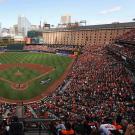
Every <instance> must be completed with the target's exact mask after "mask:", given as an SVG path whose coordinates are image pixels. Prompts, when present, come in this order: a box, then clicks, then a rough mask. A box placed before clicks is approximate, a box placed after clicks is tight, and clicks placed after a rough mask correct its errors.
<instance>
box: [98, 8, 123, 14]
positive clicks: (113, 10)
mask: <svg viewBox="0 0 135 135" xmlns="http://www.w3.org/2000/svg"><path fill="white" fill-rule="evenodd" d="M121 9H122V7H121V6H114V7H112V8H110V9H106V10H103V11H101V12H100V14H109V13H113V12H117V11H120V10H121Z"/></svg>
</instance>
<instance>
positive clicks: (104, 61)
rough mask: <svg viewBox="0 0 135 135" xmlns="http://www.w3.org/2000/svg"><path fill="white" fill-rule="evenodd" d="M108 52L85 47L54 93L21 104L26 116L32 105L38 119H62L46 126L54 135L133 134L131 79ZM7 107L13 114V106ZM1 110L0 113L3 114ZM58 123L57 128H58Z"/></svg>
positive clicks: (134, 84) (134, 83)
mask: <svg viewBox="0 0 135 135" xmlns="http://www.w3.org/2000/svg"><path fill="white" fill-rule="evenodd" d="M110 48H112V51H113V52H114V54H115V53H117V52H118V51H119V53H120V54H121V55H122V54H123V55H124V56H125V57H129V58H132V59H134V56H135V50H134V49H131V48H125V47H124V46H122V47H121V46H120V45H119V44H117V45H116V44H113V45H110ZM108 51H109V50H108V49H106V46H105V45H100V44H99V45H90V44H89V45H87V46H86V47H85V48H84V49H83V53H82V54H81V55H80V56H78V58H77V59H76V60H75V62H74V65H73V67H72V70H71V72H70V73H69V75H68V77H67V79H66V80H64V82H63V84H62V85H61V86H59V88H58V89H57V90H56V91H55V92H53V93H52V94H51V95H49V96H47V97H45V98H44V99H42V100H41V101H38V102H35V103H30V104H29V105H24V107H25V110H24V115H25V117H29V118H32V117H34V114H33V113H32V112H31V111H30V109H29V107H28V106H31V107H32V109H33V110H34V112H35V113H36V116H37V117H38V118H39V117H44V118H55V119H58V120H62V121H60V122H54V123H50V124H48V125H51V126H50V130H51V131H52V132H53V134H57V135H59V134H60V135H63V134H64V133H66V132H67V131H62V130H66V129H68V130H72V129H74V131H76V133H77V134H81V135H92V134H93V135H96V134H100V135H110V131H109V130H107V131H105V129H110V130H111V129H112V130H113V131H112V132H114V131H115V132H114V133H113V134H116V135H119V134H123V135H124V134H125V135H134V134H135V126H134V124H135V80H134V76H131V74H130V72H131V71H129V70H128V69H127V68H126V67H125V63H124V62H123V61H121V60H120V59H117V57H116V56H115V55H113V54H109V53H108ZM67 84H68V85H67ZM63 87H64V89H63ZM9 106H10V107H9V108H11V109H10V112H13V110H14V109H12V107H13V108H15V106H13V105H9ZM3 108H4V107H1V113H3V112H5V110H4V109H3ZM11 114H12V113H11ZM63 122H64V124H63ZM61 124H63V126H60V127H61V128H60V127H59V126H58V125H61ZM106 124H107V125H106ZM128 124H131V125H128ZM57 126H58V127H59V128H58V127H57ZM66 126H67V128H66ZM127 127H128V128H127ZM58 129H59V130H58ZM129 129H130V130H129ZM54 131H55V132H54ZM58 131H60V132H58ZM117 131H118V132H117ZM131 131H132V133H131V134H130V133H129V132H131ZM102 132H103V133H105V132H106V134H103V133H102ZM72 133H73V135H74V134H75V132H72Z"/></svg>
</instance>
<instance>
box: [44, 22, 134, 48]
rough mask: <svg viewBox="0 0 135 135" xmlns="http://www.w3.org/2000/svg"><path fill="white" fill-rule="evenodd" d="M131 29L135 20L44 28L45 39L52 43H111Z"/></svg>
mask: <svg viewBox="0 0 135 135" xmlns="http://www.w3.org/2000/svg"><path fill="white" fill-rule="evenodd" d="M131 29H135V22H129V23H116V24H104V25H91V26H81V27H77V28H55V29H50V30H44V31H43V39H44V42H45V43H46V44H50V45H53V44H54V45H59V44H60V45H77V46H84V45H87V44H93V45H94V44H95V45H96V44H109V43H111V42H113V41H114V39H116V38H117V37H120V36H121V35H123V34H125V33H126V32H128V31H130V30H131Z"/></svg>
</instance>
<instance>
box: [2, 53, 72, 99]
mask: <svg viewBox="0 0 135 135" xmlns="http://www.w3.org/2000/svg"><path fill="white" fill-rule="evenodd" d="M72 61H73V60H72V59H71V58H69V57H65V56H58V55H55V54H45V53H20V52H19V53H17V52H15V53H2V54H0V63H1V64H16V63H32V64H42V65H44V66H51V67H53V68H55V70H54V71H53V72H51V73H50V74H48V75H46V76H44V77H42V78H40V79H38V80H35V81H34V82H33V83H32V84H31V85H30V86H29V87H28V89H26V90H25V91H16V90H13V89H12V88H11V87H10V85H9V84H7V83H6V82H3V81H0V97H4V98H7V99H15V100H16V99H17V100H26V99H31V98H33V97H35V96H37V95H39V94H41V93H42V92H43V90H45V89H47V87H48V86H49V85H51V84H52V83H53V82H54V81H55V80H57V79H58V78H59V77H60V76H61V75H62V74H63V73H64V71H65V70H66V68H67V66H68V65H69V64H70V63H71V62H72ZM17 71H18V68H17V67H14V68H10V69H6V70H3V71H0V77H3V78H5V79H8V80H11V81H13V82H18V83H21V82H25V81H27V80H29V79H31V78H33V77H35V76H38V75H39V74H41V73H39V72H37V71H35V70H31V69H26V68H24V67H22V68H20V67H19V71H21V72H22V73H23V76H22V77H20V78H19V79H18V77H15V76H14V74H15V73H16V72H17ZM48 77H50V78H51V81H50V82H49V83H48V84H46V85H42V84H40V81H41V80H45V79H47V78H48Z"/></svg>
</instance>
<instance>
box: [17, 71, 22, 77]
mask: <svg viewBox="0 0 135 135" xmlns="http://www.w3.org/2000/svg"><path fill="white" fill-rule="evenodd" d="M22 75H23V73H22V72H20V71H19V70H18V71H17V72H16V73H15V76H17V77H20V76H22Z"/></svg>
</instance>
